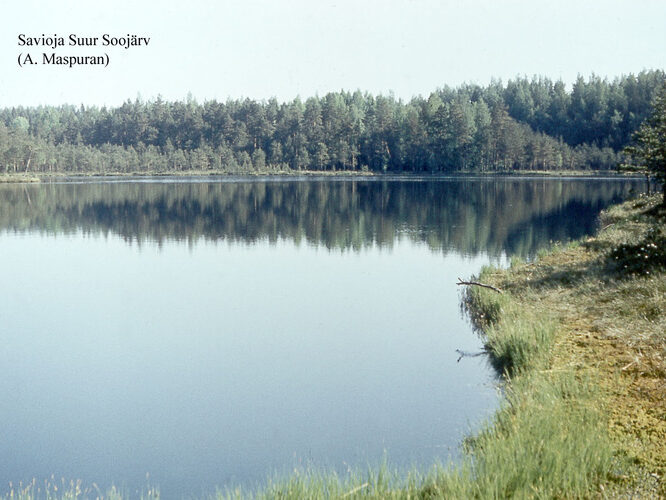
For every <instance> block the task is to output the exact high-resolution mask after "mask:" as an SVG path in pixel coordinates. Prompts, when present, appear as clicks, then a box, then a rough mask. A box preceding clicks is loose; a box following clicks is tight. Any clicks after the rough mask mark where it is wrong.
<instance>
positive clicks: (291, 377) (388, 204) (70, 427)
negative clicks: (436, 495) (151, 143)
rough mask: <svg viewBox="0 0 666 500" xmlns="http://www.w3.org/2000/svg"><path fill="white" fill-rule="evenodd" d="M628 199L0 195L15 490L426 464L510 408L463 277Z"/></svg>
mask: <svg viewBox="0 0 666 500" xmlns="http://www.w3.org/2000/svg"><path fill="white" fill-rule="evenodd" d="M631 187H632V185H631V183H630V182H627V181H619V180H583V179H575V180H574V179H572V180H546V179H509V180H507V179H494V180H487V179H486V180H484V179H439V180H429V181H416V180H408V181H405V180H402V181H400V180H396V181H371V180H368V181H365V180H354V181H352V180H333V181H331V180H307V181H305V180H289V181H277V180H269V181H266V180H264V181H256V180H255V181H248V180H243V179H228V180H225V181H223V182H222V181H219V180H213V181H210V180H205V181H204V180H202V179H197V180H191V181H183V180H168V179H167V180H157V181H154V180H145V179H144V180H132V181H127V180H122V179H117V180H112V181H105V182H85V183H80V182H64V183H54V184H44V185H11V186H10V185H4V186H3V185H0V283H1V284H2V286H0V321H1V323H0V366H2V377H0V401H2V403H1V407H0V412H1V419H0V457H1V458H0V493H3V492H6V491H7V490H8V484H9V482H10V481H12V482H14V484H16V483H17V482H19V481H24V482H27V481H30V480H31V479H32V478H33V477H34V478H37V480H38V481H41V480H43V479H45V478H49V477H51V476H52V475H53V476H54V477H55V478H57V479H59V478H61V477H65V478H67V479H70V478H74V479H81V480H83V482H84V484H87V485H90V484H92V482H96V483H97V484H98V485H100V487H102V488H105V487H106V486H108V485H110V484H111V483H115V484H116V485H120V486H124V487H125V488H126V489H127V490H128V491H135V490H137V489H141V488H142V487H145V486H146V485H147V484H148V483H147V479H146V474H149V475H150V476H149V482H150V484H157V485H159V486H160V488H161V491H162V495H163V496H164V497H165V498H173V497H176V498H177V497H179V496H182V495H188V494H191V495H198V494H201V493H202V492H211V491H213V490H214V488H215V486H216V485H220V486H224V485H232V484H244V485H251V484H255V483H257V482H261V481H262V480H264V479H265V478H266V477H267V476H268V475H269V474H270V473H272V472H277V473H284V472H288V471H290V470H293V468H294V467H301V466H304V467H309V466H312V467H326V468H329V469H332V470H337V471H338V472H341V473H344V471H345V470H347V467H349V466H351V467H359V466H360V467H365V466H366V465H367V464H371V465H377V464H379V463H380V462H381V461H382V459H383V458H384V457H387V459H388V461H389V463H390V464H391V465H393V466H396V467H399V468H400V467H408V466H409V465H411V464H416V465H420V466H424V467H425V466H427V465H429V464H432V463H433V462H434V461H436V460H438V459H440V460H444V461H445V460H447V459H448V458H449V457H453V458H455V456H456V454H457V453H458V451H457V446H458V444H459V443H460V440H461V438H462V437H463V436H464V435H465V433H466V432H467V431H469V429H470V428H473V427H474V426H475V425H478V423H479V422H481V421H482V419H483V418H485V417H487V416H488V415H490V414H491V413H492V411H493V409H494V408H495V407H496V404H497V395H496V388H495V385H496V383H495V380H496V379H495V375H494V374H493V373H492V371H491V369H490V368H489V366H488V365H487V363H486V361H485V360H484V358H483V357H476V358H463V359H462V360H461V361H460V362H457V360H458V354H457V353H456V349H461V350H465V351H471V352H474V351H478V350H479V348H480V345H481V343H480V341H479V339H478V338H477V337H476V336H475V335H474V334H473V333H472V332H471V328H470V326H469V325H468V323H467V321H466V319H465V318H464V317H462V316H461V313H460V307H459V298H460V296H459V290H457V287H456V285H455V282H456V278H457V277H458V276H461V277H463V278H464V277H469V276H470V275H471V274H474V273H477V272H478V270H479V269H480V267H481V266H482V265H483V264H486V263H488V262H494V263H504V262H506V260H507V258H508V257H510V256H513V255H521V256H524V257H528V258H529V257H531V256H533V255H534V254H535V253H536V251H537V250H538V249H540V248H542V247H544V246H547V245H548V244H549V242H550V241H552V240H562V239H570V238H577V237H580V236H582V235H584V234H586V233H589V232H591V231H593V230H594V228H595V225H596V216H597V214H598V212H599V210H600V209H601V208H603V207H604V206H606V205H607V204H608V203H610V202H612V201H617V200H619V199H621V198H623V197H625V196H626V195H627V194H628V192H629V189H630V188H631Z"/></svg>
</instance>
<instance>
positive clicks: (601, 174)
mask: <svg viewBox="0 0 666 500" xmlns="http://www.w3.org/2000/svg"><path fill="white" fill-rule="evenodd" d="M188 177H192V178H207V177H211V178H212V177H220V178H225V177H226V178H247V179H258V178H285V179H289V178H298V177H305V178H312V179H314V178H331V179H334V178H353V179H360V180H362V179H368V180H369V179H387V180H390V179H440V178H452V177H469V178H478V177H530V178H534V177H548V178H568V177H575V178H585V177H590V178H618V179H637V178H643V177H644V176H642V175H637V174H623V173H618V172H612V171H611V172H609V171H607V170H573V171H555V170H544V171H540V170H535V171H516V172H473V171H460V172H450V173H446V174H444V173H441V172H436V173H427V172H426V173H414V172H399V173H396V172H391V173H376V172H359V171H350V170H341V171H335V172H331V171H318V170H300V171H287V170H284V171H276V172H271V171H266V172H243V173H235V172H226V171H212V170H189V171H181V172H156V171H147V172H104V173H86V172H81V173H69V172H54V173H41V172H40V173H35V174H26V173H25V172H21V173H5V174H0V184H1V183H38V182H43V181H51V180H58V179H74V180H83V179H88V180H94V179H108V178H126V179H131V178H136V179H139V178H188Z"/></svg>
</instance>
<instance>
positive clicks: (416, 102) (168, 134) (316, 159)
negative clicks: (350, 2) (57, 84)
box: [0, 70, 666, 175]
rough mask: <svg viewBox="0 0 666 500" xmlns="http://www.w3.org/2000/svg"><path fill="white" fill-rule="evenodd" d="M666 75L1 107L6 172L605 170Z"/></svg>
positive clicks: (1, 160) (1, 165)
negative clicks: (408, 93)
mask: <svg viewBox="0 0 666 500" xmlns="http://www.w3.org/2000/svg"><path fill="white" fill-rule="evenodd" d="M665 83H666V74H665V73H664V71H661V70H652V71H643V72H641V73H639V74H638V75H633V74H629V75H626V76H622V77H618V78H615V79H614V80H612V81H610V80H608V79H607V78H601V77H599V76H595V75H592V76H591V77H589V78H587V79H585V78H583V77H582V76H579V77H578V79H577V80H576V81H575V82H574V83H573V84H572V85H571V88H570V89H568V88H567V86H566V84H565V83H564V82H562V81H561V80H560V81H553V80H550V79H548V78H545V77H533V78H531V79H530V78H526V77H519V78H516V79H514V80H509V81H508V82H507V83H506V84H504V83H502V82H501V81H496V80H493V81H492V82H491V83H490V84H489V85H487V86H485V87H483V86H479V85H473V84H465V85H461V86H459V87H457V88H450V87H443V88H440V89H437V90H435V91H433V92H432V93H431V94H430V95H429V96H427V98H426V97H421V96H419V97H415V98H413V99H411V100H410V101H409V102H404V101H403V100H401V99H396V98H395V97H394V96H393V95H388V96H384V95H378V96H373V95H370V94H368V93H363V92H361V91H359V90H357V91H355V92H349V91H340V92H331V93H328V94H326V95H325V96H323V97H319V96H314V97H309V98H307V99H305V100H302V99H301V98H300V97H296V98H295V99H293V100H292V101H291V102H282V103H281V102H278V101H277V99H275V98H273V99H269V100H267V101H256V100H252V99H249V98H248V99H236V100H231V99H229V100H227V101H226V102H218V101H215V100H212V101H206V102H204V103H203V104H199V103H198V102H197V101H196V100H195V99H193V98H192V97H191V96H190V97H188V98H187V99H185V100H184V101H175V102H167V101H164V100H163V99H162V98H161V97H157V98H156V99H154V100H150V101H148V102H145V101H143V100H142V99H140V98H137V99H135V100H134V101H130V100H128V101H126V102H125V103H123V104H122V105H121V106H119V107H115V108H107V107H101V108H99V107H96V106H84V105H81V106H74V105H62V106H39V107H13V108H4V109H0V174H1V173H16V172H25V173H65V174H100V175H103V174H113V173H118V174H123V173H126V174H129V173H146V174H157V173H183V172H184V173H187V172H210V173H235V174H244V173H246V174H249V173H272V172H274V173H284V172H303V171H316V172H334V171H356V172H368V173H371V172H372V173H375V172H376V173H382V172H389V173H400V172H410V173H419V174H426V173H452V172H512V171H581V170H584V171H600V170H601V171H607V170H611V169H614V168H615V167H616V166H617V164H618V162H620V161H621V160H622V149H623V148H624V147H626V146H627V145H629V144H630V142H631V136H632V133H634V132H635V131H636V130H637V129H638V128H639V126H640V124H641V123H642V122H643V120H644V119H645V118H646V117H647V116H648V115H649V113H650V110H651V102H652V100H653V98H654V96H655V95H656V94H657V92H658V91H659V89H660V88H661V87H662V86H663V85H664V84H665Z"/></svg>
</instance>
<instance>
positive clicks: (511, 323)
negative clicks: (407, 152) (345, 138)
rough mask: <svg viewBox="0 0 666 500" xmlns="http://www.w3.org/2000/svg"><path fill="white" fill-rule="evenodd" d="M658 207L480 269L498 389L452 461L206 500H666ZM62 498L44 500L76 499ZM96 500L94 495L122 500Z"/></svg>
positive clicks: (476, 312)
mask: <svg viewBox="0 0 666 500" xmlns="http://www.w3.org/2000/svg"><path fill="white" fill-rule="evenodd" d="M659 201H660V197H659V196H657V197H652V198H645V197H643V198H639V199H637V200H634V201H630V202H627V203H625V204H623V205H620V206H617V207H613V208H611V209H610V210H608V211H606V212H604V213H603V214H602V217H601V226H602V228H601V230H600V232H599V233H598V234H597V235H596V236H595V237H591V238H587V239H585V240H582V241H578V242H574V243H572V244H569V245H566V246H560V245H557V246H555V247H554V248H552V249H550V250H549V251H547V252H543V253H542V254H540V255H539V258H538V259H537V260H536V261H534V262H518V261H514V262H512V265H511V267H510V268H509V269H506V270H501V269H493V268H486V269H484V270H483V271H482V273H481V274H480V276H479V277H478V281H481V282H484V283H488V284H492V285H494V286H495V287H498V288H500V289H502V290H503V293H496V292H495V291H492V290H490V289H485V288H480V287H469V288H468V292H467V294H466V304H467V307H468V308H469V310H470V312H471V314H472V316H473V318H474V320H475V322H476V323H477V325H478V326H479V327H480V328H482V330H483V332H484V334H483V335H484V338H485V341H486V346H487V349H488V351H489V352H490V353H491V356H492V359H493V361H494V363H495V364H496V366H497V367H498V369H500V370H502V371H503V372H504V373H505V374H506V385H505V398H504V401H503V403H502V405H501V408H500V409H499V410H498V412H497V413H496V415H495V417H494V418H493V419H492V421H490V422H488V424H487V425H486V427H485V428H483V429H482V430H481V431H480V432H479V433H478V434H477V435H475V436H473V437H470V438H468V439H467V440H466V441H465V443H464V448H465V451H466V454H465V457H464V458H463V460H462V463H460V464H457V465H452V466H439V467H434V468H433V469H431V470H430V471H412V472H411V473H410V474H408V475H406V476H405V475H399V474H396V473H393V472H391V471H390V469H389V468H388V467H383V468H380V469H379V470H375V471H369V472H366V473H362V472H357V473H352V474H350V475H348V476H345V477H339V476H336V475H334V474H331V473H318V472H296V473H294V474H293V475H292V476H291V477H289V478H286V479H278V480H275V481H271V482H269V484H268V485H267V486H266V487H264V488H263V489H262V490H260V491H242V490H232V491H224V492H218V493H217V494H215V495H212V497H213V498H218V499H221V498H281V499H288V498H293V499H301V498H322V499H324V498H349V499H351V498H382V499H383V498H415V499H416V498H419V499H428V498H455V499H458V498H478V499H485V498H510V497H513V498H590V497H592V498H595V497H598V498H616V497H622V498H658V497H666V482H665V481H664V476H665V475H666V403H665V402H666V338H665V337H666V333H665V332H666V315H664V314H663V313H664V311H666V210H665V209H664V208H662V207H658V206H657V205H658V203H659ZM42 491H43V490H42ZM89 491H91V490H89ZM36 493H37V492H36V491H35V489H34V488H33V489H30V488H27V489H24V490H23V492H22V493H21V495H16V496H12V497H9V498H35V497H39V495H37V494H36ZM71 493H72V492H70V493H67V492H64V493H62V492H59V493H58V494H57V495H56V496H52V497H51V498H76V495H72V494H71ZM97 493H98V492H93V491H91V494H90V497H92V498H95V497H98V496H101V497H105V498H126V497H125V496H123V495H122V494H119V493H118V492H117V491H116V490H114V491H111V492H109V493H107V494H106V495H98V494H97ZM147 493H148V492H147ZM166 493H167V492H165V494H166ZM155 495H157V492H156V491H152V492H150V494H147V495H144V497H143V498H154V496H155ZM167 496H168V495H167ZM80 497H81V496H79V498H80Z"/></svg>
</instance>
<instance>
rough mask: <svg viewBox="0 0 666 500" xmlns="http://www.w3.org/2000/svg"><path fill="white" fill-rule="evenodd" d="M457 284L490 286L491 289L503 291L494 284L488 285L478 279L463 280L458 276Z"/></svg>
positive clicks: (498, 291)
mask: <svg viewBox="0 0 666 500" xmlns="http://www.w3.org/2000/svg"><path fill="white" fill-rule="evenodd" d="M456 285H467V286H482V287H483V288H490V289H491V290H495V291H496V292H497V293H502V290H500V289H499V288H497V287H494V286H492V285H487V284H485V283H479V282H478V281H463V280H461V279H460V278H458V283H456Z"/></svg>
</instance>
